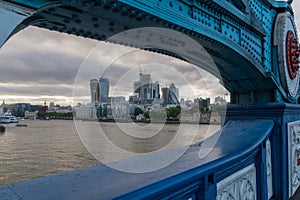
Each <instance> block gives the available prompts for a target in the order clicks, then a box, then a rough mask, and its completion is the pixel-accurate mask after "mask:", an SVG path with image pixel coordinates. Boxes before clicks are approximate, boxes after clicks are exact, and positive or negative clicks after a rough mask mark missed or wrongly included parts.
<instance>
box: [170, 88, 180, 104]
mask: <svg viewBox="0 0 300 200" xmlns="http://www.w3.org/2000/svg"><path fill="white" fill-rule="evenodd" d="M178 99H179V89H178V88H176V86H175V84H174V83H171V85H170V100H169V101H170V103H173V104H178V103H179V100H178Z"/></svg>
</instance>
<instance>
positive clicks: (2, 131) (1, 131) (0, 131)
mask: <svg viewBox="0 0 300 200" xmlns="http://www.w3.org/2000/svg"><path fill="white" fill-rule="evenodd" d="M4 132H5V126H2V125H0V133H4Z"/></svg>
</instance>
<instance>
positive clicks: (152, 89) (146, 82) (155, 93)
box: [133, 72, 160, 103]
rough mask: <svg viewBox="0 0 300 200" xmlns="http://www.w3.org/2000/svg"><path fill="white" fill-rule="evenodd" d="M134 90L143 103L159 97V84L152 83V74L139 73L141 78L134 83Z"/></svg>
mask: <svg viewBox="0 0 300 200" xmlns="http://www.w3.org/2000/svg"><path fill="white" fill-rule="evenodd" d="M133 92H134V93H136V94H137V95H138V98H139V101H140V102H142V103H151V101H152V100H153V99H159V98H160V93H159V84H158V82H157V81H156V82H154V83H152V80H151V74H143V73H142V72H140V73H139V80H138V81H136V82H134V84H133Z"/></svg>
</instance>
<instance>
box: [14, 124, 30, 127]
mask: <svg viewBox="0 0 300 200" xmlns="http://www.w3.org/2000/svg"><path fill="white" fill-rule="evenodd" d="M15 126H17V127H26V126H28V125H27V124H16V125H15Z"/></svg>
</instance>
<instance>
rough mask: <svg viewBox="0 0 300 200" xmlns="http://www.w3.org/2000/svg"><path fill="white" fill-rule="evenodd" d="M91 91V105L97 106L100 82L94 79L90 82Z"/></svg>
mask: <svg viewBox="0 0 300 200" xmlns="http://www.w3.org/2000/svg"><path fill="white" fill-rule="evenodd" d="M90 90H91V103H92V105H95V104H96V103H98V99H99V90H98V80H97V79H92V80H90Z"/></svg>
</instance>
